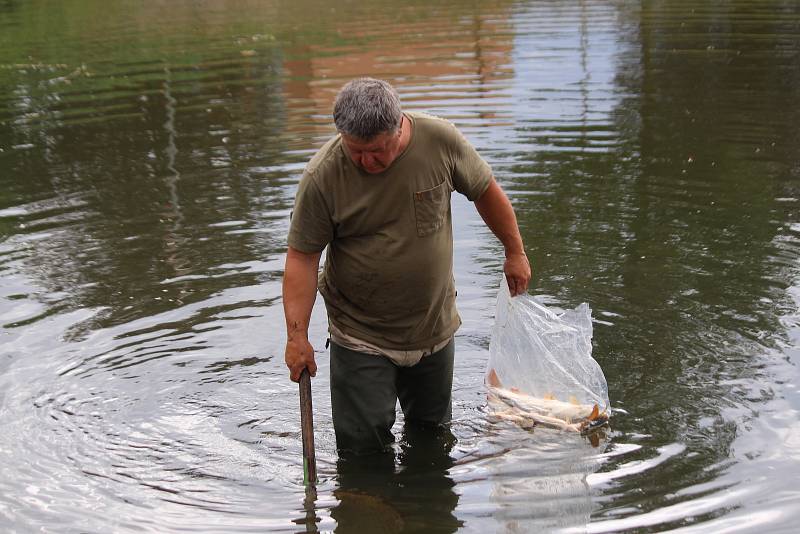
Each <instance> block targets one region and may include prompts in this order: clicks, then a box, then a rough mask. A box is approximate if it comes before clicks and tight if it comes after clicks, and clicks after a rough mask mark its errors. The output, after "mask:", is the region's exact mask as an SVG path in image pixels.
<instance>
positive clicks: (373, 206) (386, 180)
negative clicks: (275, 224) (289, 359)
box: [289, 113, 493, 350]
mask: <svg viewBox="0 0 800 534" xmlns="http://www.w3.org/2000/svg"><path fill="white" fill-rule="evenodd" d="M406 117H407V118H408V119H410V120H411V122H412V125H413V128H412V135H411V139H410V141H409V144H408V145H407V146H406V149H405V150H404V151H403V152H402V153H401V154H400V155H399V156H398V157H397V158H396V159H395V161H394V162H392V164H391V165H390V166H389V168H388V169H386V170H385V171H383V172H382V173H380V174H369V173H366V172H364V171H362V170H361V169H359V168H358V167H356V165H355V164H354V163H353V162H352V160H351V159H350V157H349V155H348V154H347V153H346V149H345V148H344V146H343V145H342V142H341V136H336V137H334V138H333V139H331V140H330V141H328V142H327V143H326V144H325V146H323V147H322V148H321V149H320V150H319V151H318V152H317V154H316V155H314V157H313V158H312V159H311V161H310V162H309V163H308V165H307V166H306V169H305V172H304V174H303V177H302V179H301V180H300V184H299V186H298V190H297V196H296V198H295V205H294V211H293V213H292V220H291V225H290V228H289V246H291V247H292V248H294V249H296V250H299V251H300V252H305V253H315V252H320V251H321V250H323V249H324V248H325V246H326V245H327V246H328V252H327V256H326V259H325V266H324V268H323V270H322V272H321V274H320V277H319V291H320V293H321V294H322V296H323V298H324V299H325V305H326V308H327V310H328V320H329V321H331V322H332V323H333V324H334V325H335V326H336V328H338V329H339V330H341V331H342V332H345V333H347V334H348V335H350V336H353V337H355V338H358V339H362V340H364V341H368V342H370V343H372V344H374V345H376V346H378V347H384V348H388V349H403V350H413V349H420V348H425V347H429V346H431V345H433V344H435V343H438V342H440V341H442V340H444V339H446V338H448V337H450V336H452V335H453V334H454V333H455V331H456V330H457V329H458V327H459V326H460V324H461V319H460V318H459V316H458V312H457V311H456V306H455V297H456V291H455V283H454V281H453V229H452V219H451V210H450V193H451V192H452V191H458V192H459V193H462V194H464V195H465V196H466V197H467V198H468V199H470V200H475V199H477V198H478V197H480V196H481V195H482V194H483V193H484V192H485V191H486V189H487V188H488V187H489V184H490V182H491V180H492V179H493V178H492V172H491V169H490V168H489V165H488V164H487V163H486V162H485V161H484V160H483V159H481V157H480V156H479V155H478V153H477V152H476V151H475V149H474V148H473V147H472V145H470V144H469V142H468V141H467V140H466V139H465V138H464V137H463V136H462V135H461V133H460V132H459V131H458V130H457V129H456V128H455V126H453V125H452V124H451V123H450V122H448V121H446V120H443V119H439V118H436V117H432V116H430V115H425V114H422V113H406Z"/></svg>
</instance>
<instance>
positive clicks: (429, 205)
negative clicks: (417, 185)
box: [414, 182, 450, 237]
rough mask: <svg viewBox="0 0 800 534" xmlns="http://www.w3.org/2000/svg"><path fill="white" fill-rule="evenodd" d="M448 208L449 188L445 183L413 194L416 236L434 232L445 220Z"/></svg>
mask: <svg viewBox="0 0 800 534" xmlns="http://www.w3.org/2000/svg"><path fill="white" fill-rule="evenodd" d="M449 207H450V188H449V187H448V186H447V182H442V183H441V184H439V185H437V186H436V187H432V188H430V189H425V190H424V191H417V192H416V193H414V215H415V216H416V219H417V235H418V236H420V237H424V236H426V235H430V234H432V233H434V232H436V231H437V230H438V229H439V228H441V227H442V225H443V224H444V223H445V221H446V220H447V213H448V209H449Z"/></svg>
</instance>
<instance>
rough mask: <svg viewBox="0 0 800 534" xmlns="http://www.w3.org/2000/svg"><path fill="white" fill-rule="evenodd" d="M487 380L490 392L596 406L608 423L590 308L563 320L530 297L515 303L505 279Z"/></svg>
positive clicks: (577, 310)
mask: <svg viewBox="0 0 800 534" xmlns="http://www.w3.org/2000/svg"><path fill="white" fill-rule="evenodd" d="M492 373H494V375H493V374H492ZM486 380H487V384H488V385H489V386H490V388H491V386H501V387H502V388H504V389H506V390H512V391H518V392H520V393H522V394H524V395H528V396H531V397H535V398H541V399H555V400H559V401H562V402H566V403H571V404H573V405H574V404H580V405H588V406H595V405H596V406H597V407H598V408H599V410H600V412H601V413H603V414H606V417H607V415H608V414H610V409H609V408H610V403H609V400H608V384H607V383H606V378H605V376H604V375H603V370H602V369H601V368H600V365H599V364H598V363H597V362H596V361H595V360H594V358H592V312H591V310H590V309H589V305H588V304H586V303H583V304H581V305H580V306H578V307H577V308H575V309H574V310H567V311H565V312H563V313H562V314H560V315H559V314H556V313H555V312H554V311H552V310H550V309H549V308H547V307H546V306H544V305H542V304H539V303H537V302H536V301H534V299H533V297H531V296H530V295H519V296H517V297H513V298H512V297H511V294H510V293H509V291H508V284H507V283H506V280H505V278H504V279H503V280H502V282H501V283H500V289H499V291H498V294H497V312H496V315H495V324H494V327H493V330H492V339H491V342H490V344H489V363H488V367H487V370H486ZM498 380H499V382H498Z"/></svg>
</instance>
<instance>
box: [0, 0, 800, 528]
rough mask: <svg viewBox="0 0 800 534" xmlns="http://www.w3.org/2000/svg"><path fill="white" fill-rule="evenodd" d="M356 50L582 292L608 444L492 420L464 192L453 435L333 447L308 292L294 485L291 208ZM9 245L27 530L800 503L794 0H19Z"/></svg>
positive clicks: (15, 512) (319, 312)
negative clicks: (451, 126)
mask: <svg viewBox="0 0 800 534" xmlns="http://www.w3.org/2000/svg"><path fill="white" fill-rule="evenodd" d="M359 75H373V76H378V77H382V78H385V79H387V80H389V81H391V82H392V83H394V84H395V85H396V87H397V88H398V90H399V92H400V94H401V97H402V99H403V101H404V103H405V105H406V107H407V108H408V109H414V110H424V111H428V112H431V113H434V114H437V115H441V116H444V117H447V118H449V119H451V120H452V121H454V122H455V123H456V124H457V125H458V126H459V127H460V128H461V129H462V130H463V131H464V132H465V134H466V135H467V136H468V138H469V139H470V140H471V141H472V142H473V143H474V144H475V145H476V146H477V147H478V149H479V150H480V152H481V153H482V154H483V155H484V157H485V158H486V159H487V161H489V162H490V164H491V165H492V167H493V168H494V170H495V173H496V175H497V178H498V180H499V181H500V183H501V184H502V185H503V187H504V188H505V189H506V190H507V191H508V193H509V196H510V197H511V198H512V201H513V203H514V205H515V208H516V210H517V214H518V217H519V221H520V226H521V230H522V233H523V237H524V239H525V242H526V245H527V248H528V253H529V256H530V258H531V260H532V263H533V265H534V271H535V274H534V280H533V282H532V284H531V293H533V294H536V295H540V296H542V298H543V299H544V300H545V301H546V302H548V303H549V304H552V305H553V306H556V307H572V306H575V305H577V304H578V303H580V302H588V303H589V304H590V305H591V307H592V309H593V313H594V319H595V325H594V328H595V330H594V356H595V358H596V359H597V360H598V361H599V362H600V364H601V366H602V367H603V369H604V371H605V374H606V378H607V379H608V384H609V391H610V397H611V402H612V406H613V408H614V414H613V417H612V428H611V431H610V432H609V434H608V436H607V439H606V440H605V441H604V442H603V443H602V444H601V446H600V447H597V448H594V447H592V446H591V445H590V444H589V442H588V441H586V440H584V439H582V438H578V437H574V436H570V435H566V434H561V433H558V432H551V431H547V430H537V431H535V432H528V431H524V430H521V429H519V428H516V427H513V426H508V425H503V424H497V423H493V422H491V421H490V420H489V418H488V417H487V409H486V397H485V389H484V386H483V373H484V370H485V365H486V358H487V347H488V341H489V335H490V326H491V324H492V319H493V314H494V298H495V293H496V288H497V285H498V284H499V280H500V271H501V258H502V254H501V252H502V249H501V247H500V246H499V243H498V242H497V241H496V240H495V239H494V238H493V236H492V235H491V234H490V233H489V232H488V231H487V230H486V229H485V228H484V227H483V225H482V224H481V222H480V219H479V217H478V216H477V214H476V213H475V210H474V208H473V207H472V205H470V204H469V203H468V202H466V201H465V200H464V199H461V198H456V199H454V202H453V213H454V221H455V229H454V230H455V235H456V257H455V274H456V281H457V284H458V288H459V309H460V311H461V315H462V318H463V320H464V325H463V327H462V328H461V330H460V331H459V334H458V336H457V338H456V342H457V351H458V352H457V366H456V378H455V391H454V401H455V403H454V419H455V421H454V424H453V427H452V436H405V435H403V433H402V425H401V424H400V423H398V425H397V428H396V430H397V434H398V437H400V438H402V439H401V442H400V443H399V444H398V448H397V458H396V461H395V463H394V464H393V465H388V466H387V465H383V466H381V465H371V466H360V467H359V466H349V465H342V464H337V458H336V454H335V451H334V440H333V429H332V424H331V420H330V401H329V398H328V381H327V355H326V352H325V350H324V341H325V337H326V320H325V316H324V310H323V308H322V307H321V305H320V304H321V303H320V302H318V307H317V308H316V309H315V313H314V317H313V321H312V329H311V340H312V343H314V345H315V347H316V348H317V349H318V351H319V355H318V362H319V364H320V373H319V374H318V378H317V379H316V380H315V381H314V386H313V387H314V403H315V409H316V415H315V423H316V430H317V434H316V440H317V449H318V450H317V455H318V462H319V469H320V478H321V481H320V485H319V491H318V495H317V499H316V500H315V501H313V502H312V501H310V500H308V499H306V498H305V493H304V489H303V485H302V467H301V462H300V457H301V447H300V424H299V410H298V400H297V389H296V385H295V384H293V383H291V382H289V381H288V378H287V372H286V370H285V367H284V364H283V343H284V328H283V315H282V308H281V297H280V280H281V276H282V268H283V253H284V250H285V246H286V244H285V243H286V241H285V236H286V231H287V225H288V214H289V210H290V209H291V203H292V199H293V195H294V191H295V188H296V185H297V181H298V179H299V177H300V173H301V172H302V168H303V165H304V163H305V161H307V160H308V158H309V157H310V156H311V155H312V154H313V152H314V150H315V149H316V148H318V147H319V146H320V145H321V144H322V143H323V142H324V141H325V140H326V139H327V138H328V137H329V136H330V135H331V134H332V132H333V130H332V127H331V124H330V118H329V113H330V105H331V101H332V98H333V96H334V95H335V94H336V91H337V90H338V88H339V87H340V86H341V85H342V84H343V83H344V82H345V81H346V80H348V79H350V78H351V77H354V76H359ZM0 276H1V278H0V527H1V528H0V530H3V531H4V532H5V531H7V532H32V531H37V532H59V533H61V532H112V531H113V532H134V531H145V532H177V531H199V532H239V531H241V532H256V531H258V532H263V531H287V532H298V531H299V532H304V531H315V530H319V531H332V530H337V531H338V532H375V531H377V530H379V529H382V530H385V531H389V532H392V531H406V532H454V531H463V532H480V533H484V532H539V531H564V532H582V531H589V532H609V531H615V532H619V531H630V532H634V531H635V532H648V531H665V530H671V529H678V528H682V529H684V530H685V531H694V530H697V531H700V530H702V531H703V532H706V531H713V532H729V531H744V532H756V531H757V532H792V531H794V530H795V528H796V526H797V522H798V519H800V512H798V510H800V485H798V483H797V482H796V481H797V480H798V478H800V419H799V418H798V411H799V410H800V388H799V387H798V382H799V380H798V379H799V378H800V372H799V371H798V368H797V365H798V364H800V352H799V349H800V313H799V312H798V303H799V302H800V7H798V5H797V3H795V2H788V1H784V2H781V1H769V0H765V1H749V0H748V1H745V0H741V1H733V2H726V3H722V2H715V3H711V2H691V1H677V2H647V1H645V2H641V3H622V2H594V1H584V2H560V1H553V2H524V1H522V2H504V1H493V2H467V1H460V0H457V1H448V2H442V3H436V4H435V5H434V6H430V5H428V3H424V2H412V3H405V4H404V5H403V7H398V6H397V5H395V3H393V2H367V3H356V2H347V3H336V4H333V3H327V2H321V1H319V0H316V1H312V0H298V1H295V2H283V1H274V2H256V1H220V2H189V1H177V2H146V3H142V2H133V1H114V2H99V1H65V2H44V1H31V2H21V1H14V0H6V1H0ZM425 440H429V441H430V440H433V442H432V443H427V444H426V445H427V446H426V447H422V446H421V445H420V444H421V443H424V442H425ZM408 443H411V444H412V446H408ZM414 444H417V445H418V446H414ZM423 450H424V451H425V452H421V451H423ZM437 451H438V452H437Z"/></svg>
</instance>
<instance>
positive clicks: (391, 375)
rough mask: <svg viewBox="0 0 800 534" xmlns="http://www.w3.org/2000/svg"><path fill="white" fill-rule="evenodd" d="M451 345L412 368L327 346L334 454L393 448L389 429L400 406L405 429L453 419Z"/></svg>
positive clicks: (365, 452)
mask: <svg viewBox="0 0 800 534" xmlns="http://www.w3.org/2000/svg"><path fill="white" fill-rule="evenodd" d="M454 355H455V343H454V342H453V340H450V343H448V344H447V346H446V347H444V348H443V349H442V350H440V351H438V352H435V353H433V354H430V355H428V356H425V357H424V358H422V359H421V360H420V361H419V363H417V364H416V365H413V366H411V367H401V366H398V365H396V364H394V363H393V362H392V361H391V360H390V359H389V358H386V357H384V356H376V355H373V354H363V353H360V352H355V351H352V350H349V349H346V348H344V347H342V346H340V345H337V344H336V343H334V342H333V341H331V363H330V370H331V406H332V410H333V428H334V431H335V432H336V448H337V449H339V451H342V452H344V451H348V452H353V453H356V454H367V453H372V452H380V451H384V450H386V448H387V447H388V446H389V445H391V444H392V443H393V442H394V435H393V434H392V425H394V421H395V407H396V405H397V400H398V399H399V400H400V407H401V408H402V409H403V414H404V415H405V422H406V424H415V425H423V426H438V425H443V424H447V423H449V422H450V417H451V413H452V404H451V393H452V387H453V358H454Z"/></svg>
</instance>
